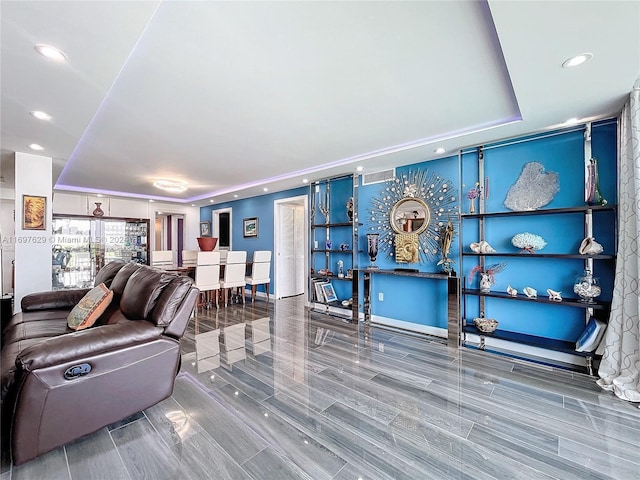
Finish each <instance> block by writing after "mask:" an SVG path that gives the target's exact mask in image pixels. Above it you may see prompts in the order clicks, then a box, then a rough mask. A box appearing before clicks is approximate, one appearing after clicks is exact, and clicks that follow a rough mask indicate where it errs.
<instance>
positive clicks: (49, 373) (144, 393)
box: [1, 262, 199, 465]
mask: <svg viewBox="0 0 640 480" xmlns="http://www.w3.org/2000/svg"><path fill="white" fill-rule="evenodd" d="M95 282H96V283H95V284H96V285H98V284H100V283H105V285H106V286H108V287H109V288H110V289H111V290H112V291H113V292H114V295H113V300H112V302H111V304H110V305H109V307H107V310H106V311H105V312H104V313H103V314H102V315H101V316H100V317H99V319H98V321H97V322H96V323H95V324H94V325H93V326H92V327H90V328H87V329H86V330H81V331H74V330H71V329H70V328H69V327H68V326H67V315H68V314H69V312H70V311H71V309H72V308H73V306H75V305H76V304H77V303H78V302H79V301H80V299H82V297H83V296H84V295H85V294H86V293H87V291H88V290H89V289H84V290H82V289H79V290H60V291H53V292H44V293H36V294H31V295H28V296H26V297H24V298H23V299H22V302H21V307H22V312H20V313H17V314H15V315H13V317H12V318H11V320H9V322H8V323H7V324H6V326H5V327H4V329H3V331H2V364H1V369H2V431H3V435H2V449H3V451H5V449H6V448H10V449H11V457H12V459H13V462H14V464H15V465H19V464H21V463H24V462H26V461H29V460H31V459H33V458H35V457H37V456H38V455H41V454H43V453H45V452H47V451H49V450H52V449H54V448H56V447H59V446H61V445H64V444H66V443H68V442H70V441H72V440H75V439H77V438H80V437H82V436H84V435H87V434H89V433H92V432H95V431H96V430H99V429H100V428H102V427H104V426H106V425H109V424H111V423H114V422H116V421H118V420H121V419H123V418H126V417H128V416H130V415H132V414H134V413H137V412H139V411H141V410H144V409H145V408H148V407H150V406H152V405H155V404H156V403H158V402H160V401H161V400H163V399H165V398H167V397H169V396H170V395H171V393H172V392H173V386H174V380H175V376H176V373H177V372H178V369H179V367H180V337H182V335H183V334H184V331H185V329H186V326H187V323H188V321H189V318H190V316H191V312H192V311H193V307H194V304H195V301H196V298H197V296H198V293H199V291H198V289H197V288H195V287H194V286H193V284H192V280H191V279H190V278H189V277H184V276H177V275H171V274H167V273H164V272H161V271H159V270H156V269H153V268H150V267H147V266H143V265H138V264H135V263H126V264H125V263H123V262H111V263H109V264H107V265H105V266H104V267H103V268H102V269H101V270H100V271H99V272H98V274H97V276H96V280H95Z"/></svg>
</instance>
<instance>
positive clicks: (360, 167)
mask: <svg viewBox="0 0 640 480" xmlns="http://www.w3.org/2000/svg"><path fill="white" fill-rule="evenodd" d="M356 170H357V171H358V172H361V171H363V170H364V167H363V166H362V165H358V166H357V167H356Z"/></svg>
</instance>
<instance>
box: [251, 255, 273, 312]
mask: <svg viewBox="0 0 640 480" xmlns="http://www.w3.org/2000/svg"><path fill="white" fill-rule="evenodd" d="M270 271H271V250H256V251H255V252H253V264H252V266H251V275H249V276H248V277H246V278H245V282H246V283H247V285H251V303H253V302H255V300H256V291H257V290H258V285H264V291H265V293H266V294H267V302H268V301H269V284H270V283H271V278H270V276H269V275H270Z"/></svg>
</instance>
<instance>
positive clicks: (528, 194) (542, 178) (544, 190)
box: [504, 162, 560, 211]
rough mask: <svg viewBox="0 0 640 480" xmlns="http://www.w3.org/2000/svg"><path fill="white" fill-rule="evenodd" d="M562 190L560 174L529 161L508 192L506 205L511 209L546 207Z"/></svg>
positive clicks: (523, 209) (522, 209)
mask: <svg viewBox="0 0 640 480" xmlns="http://www.w3.org/2000/svg"><path fill="white" fill-rule="evenodd" d="M558 190H560V185H559V184H558V174H557V173H555V172H546V171H545V169H544V166H543V165H542V164H541V163H538V162H529V163H527V164H525V166H524V167H523V168H522V172H521V173H520V176H519V177H518V180H516V183H514V184H513V185H511V188H509V191H508V192H507V198H506V199H505V201H504V206H505V207H507V208H508V209H510V210H515V211H526V210H536V209H538V208H540V207H544V206H545V205H546V204H548V203H549V202H551V200H553V197H555V196H556V193H558Z"/></svg>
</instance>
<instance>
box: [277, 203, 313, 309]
mask: <svg viewBox="0 0 640 480" xmlns="http://www.w3.org/2000/svg"><path fill="white" fill-rule="evenodd" d="M307 212H308V197H307V196H306V195H301V196H299V197H291V198H284V199H281V200H275V201H274V202H273V220H274V225H275V228H274V237H275V238H274V242H273V245H274V270H273V274H274V277H275V282H274V288H275V290H274V294H275V297H276V300H277V299H280V298H285V297H293V296H296V295H302V294H304V293H305V291H306V285H307V264H308V261H307V245H308V234H307V231H308V230H309V217H308V213H307Z"/></svg>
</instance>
